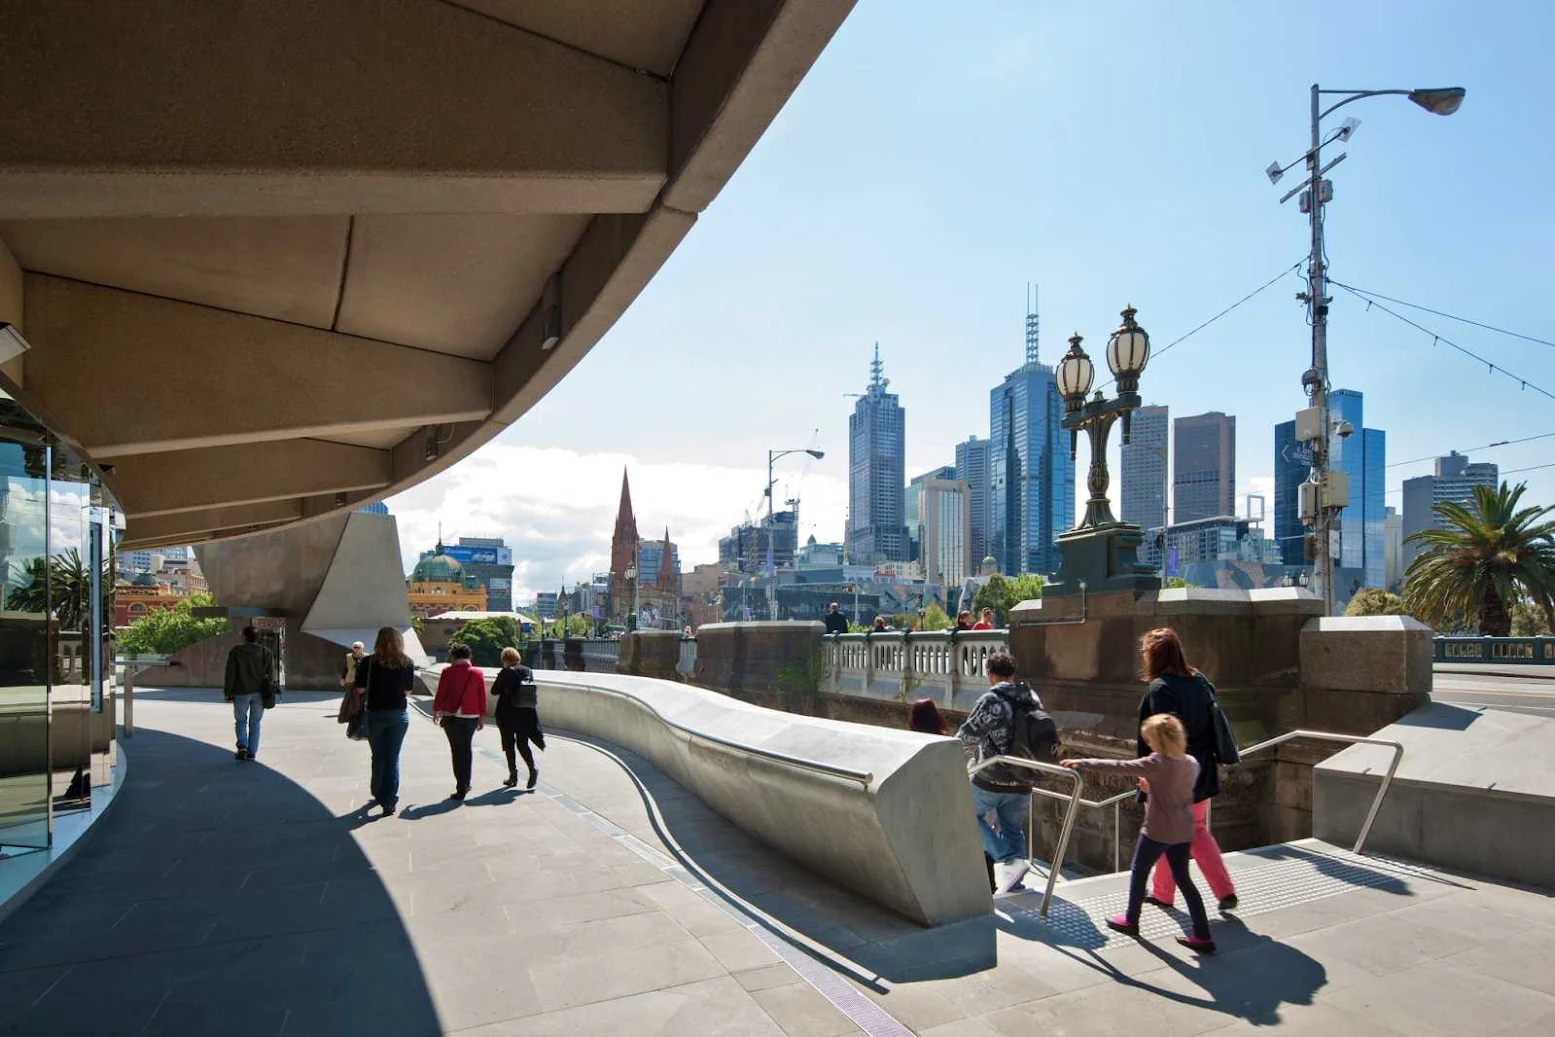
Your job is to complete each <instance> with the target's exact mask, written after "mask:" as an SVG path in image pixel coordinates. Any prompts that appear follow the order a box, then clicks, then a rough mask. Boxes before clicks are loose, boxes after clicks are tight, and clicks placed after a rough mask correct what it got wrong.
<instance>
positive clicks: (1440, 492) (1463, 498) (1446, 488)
mask: <svg viewBox="0 0 1555 1037" xmlns="http://www.w3.org/2000/svg"><path fill="white" fill-rule="evenodd" d="M1500 481H1501V470H1500V468H1498V467H1497V466H1496V465H1494V464H1491V463H1490V462H1487V461H1478V462H1472V463H1471V462H1470V461H1469V459H1468V455H1466V454H1460V453H1458V452H1457V451H1456V450H1454V451H1453V452H1452V453H1450V454H1448V455H1447V456H1446V457H1438V458H1437V459H1436V471H1435V472H1434V473H1432V474H1431V475H1422V476H1420V477H1418V478H1415V479H1405V480H1404V516H1403V538H1404V544H1403V550H1404V554H1403V558H1402V559H1401V561H1400V566H1401V567H1402V569H1403V570H1404V571H1405V572H1407V571H1408V570H1409V564H1410V563H1411V562H1413V561H1414V560H1415V558H1416V557H1418V556H1419V555H1420V553H1421V551H1423V550H1424V548H1422V547H1421V546H1420V545H1418V544H1411V543H1409V538H1410V537H1411V536H1413V535H1414V534H1416V533H1419V532H1421V531H1422V530H1426V529H1432V528H1435V529H1443V528H1445V527H1446V522H1445V520H1443V519H1442V517H1441V516H1440V515H1438V514H1436V512H1435V511H1434V510H1432V509H1433V508H1434V507H1435V506H1436V505H1438V504H1448V503H1457V504H1463V503H1466V502H1468V501H1471V500H1473V499H1474V488H1475V487H1476V486H1489V487H1492V488H1494V487H1495V486H1497V485H1499V483H1500Z"/></svg>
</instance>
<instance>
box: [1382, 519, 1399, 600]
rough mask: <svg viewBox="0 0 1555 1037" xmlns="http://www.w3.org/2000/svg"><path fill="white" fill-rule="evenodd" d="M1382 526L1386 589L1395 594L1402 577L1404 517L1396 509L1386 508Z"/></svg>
mask: <svg viewBox="0 0 1555 1037" xmlns="http://www.w3.org/2000/svg"><path fill="white" fill-rule="evenodd" d="M1382 524H1383V527H1384V528H1385V530H1386V532H1387V538H1388V539H1387V550H1386V551H1385V552H1384V553H1383V558H1384V564H1383V568H1384V569H1385V570H1386V579H1387V589H1388V590H1390V591H1394V592H1395V593H1396V592H1397V591H1398V586H1399V584H1400V583H1402V582H1403V577H1404V568H1403V563H1404V516H1403V515H1401V514H1399V511H1398V509H1397V508H1388V509H1386V510H1385V512H1384V513H1383V520H1382Z"/></svg>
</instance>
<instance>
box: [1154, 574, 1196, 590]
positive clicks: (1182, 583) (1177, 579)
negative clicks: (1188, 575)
mask: <svg viewBox="0 0 1555 1037" xmlns="http://www.w3.org/2000/svg"><path fill="white" fill-rule="evenodd" d="M1161 586H1162V587H1164V588H1166V589H1167V590H1173V589H1175V588H1177V587H1192V586H1193V584H1191V583H1189V582H1188V581H1187V580H1185V579H1183V578H1182V577H1181V576H1168V577H1167V578H1166V579H1164V580H1162V581H1161Z"/></svg>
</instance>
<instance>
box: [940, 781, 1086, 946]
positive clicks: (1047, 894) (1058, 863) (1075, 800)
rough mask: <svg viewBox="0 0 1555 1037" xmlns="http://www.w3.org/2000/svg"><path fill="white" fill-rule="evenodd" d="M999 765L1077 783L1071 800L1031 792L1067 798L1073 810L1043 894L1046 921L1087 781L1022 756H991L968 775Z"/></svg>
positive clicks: (1067, 815) (1028, 848) (1028, 849)
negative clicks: (1004, 764)
mask: <svg viewBox="0 0 1555 1037" xmlns="http://www.w3.org/2000/svg"><path fill="white" fill-rule="evenodd" d="M996 763H1009V764H1014V765H1015V766H1017V767H1027V768H1030V769H1031V770H1034V771H1040V772H1041V773H1043V774H1055V775H1058V776H1059V777H1064V778H1068V779H1069V780H1070V781H1072V782H1074V788H1073V789H1072V790H1071V791H1070V793H1069V795H1068V796H1067V797H1064V796H1061V795H1059V794H1058V793H1056V792H1049V791H1048V790H1047V789H1042V788H1036V787H1033V788H1032V790H1031V791H1032V793H1033V794H1035V793H1038V792H1040V793H1042V794H1043V795H1044V796H1052V797H1053V798H1054V799H1065V798H1067V799H1068V800H1069V809H1068V810H1067V811H1065V812H1064V827H1063V830H1062V831H1061V832H1059V835H1058V850H1057V852H1056V853H1054V854H1053V861H1052V864H1051V866H1050V867H1049V868H1048V872H1047V889H1046V890H1045V891H1044V892H1043V894H1042V908H1041V915H1042V917H1043V918H1046V917H1047V908H1048V905H1049V904H1050V903H1052V902H1053V886H1054V884H1055V883H1057V882H1058V871H1059V869H1060V868H1062V867H1063V863H1064V855H1065V854H1067V853H1068V852H1069V833H1070V832H1071V831H1073V830H1074V818H1075V813H1076V811H1077V809H1078V808H1079V806H1080V803H1081V799H1080V793H1081V791H1083V790H1084V788H1085V778H1084V776H1082V775H1081V774H1080V772H1079V771H1075V770H1070V769H1069V768H1068V767H1060V766H1058V764H1056V763H1040V762H1038V761H1037V760H1027V759H1024V758H1022V757H1019V756H990V757H988V759H986V760H983V761H982V762H981V763H977V764H973V765H972V766H971V767H968V768H967V774H968V775H970V776H972V777H976V776H977V775H978V774H979V773H981V772H982V771H985V770H987V769H988V768H989V767H992V766H993V765H994V764H996ZM1026 856H1027V857H1028V858H1029V857H1030V856H1031V845H1030V844H1029V843H1028V844H1027V846H1026Z"/></svg>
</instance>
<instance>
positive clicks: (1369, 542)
mask: <svg viewBox="0 0 1555 1037" xmlns="http://www.w3.org/2000/svg"><path fill="white" fill-rule="evenodd" d="M1328 399H1329V404H1328V405H1329V412H1330V415H1331V417H1332V420H1333V421H1335V422H1339V421H1347V422H1349V423H1350V425H1351V427H1352V428H1353V429H1354V430H1355V431H1354V433H1353V434H1352V435H1350V436H1345V437H1342V436H1337V435H1335V436H1331V437H1330V439H1329V463H1330V465H1331V467H1332V468H1333V469H1334V470H1335V471H1340V472H1343V473H1344V474H1345V475H1346V476H1348V477H1349V481H1350V503H1349V505H1348V506H1347V507H1345V508H1344V510H1343V511H1341V512H1340V513H1339V556H1338V558H1336V559H1335V564H1337V565H1339V566H1340V567H1342V568H1345V569H1362V570H1365V573H1366V586H1368V587H1385V586H1387V551H1388V534H1387V508H1386V500H1387V498H1386V496H1385V494H1386V488H1385V486H1384V480H1385V477H1386V472H1387V433H1385V432H1383V431H1382V430H1381V429H1374V428H1366V426H1365V423H1364V420H1363V419H1364V417H1365V408H1364V402H1365V401H1364V397H1363V396H1362V394H1361V393H1358V392H1356V391H1354V390H1353V389H1337V390H1335V391H1334V392H1332V393H1330V394H1329V398H1328ZM1310 471H1311V454H1310V452H1309V451H1308V450H1307V449H1306V448H1305V446H1304V445H1303V444H1301V443H1297V442H1296V423H1295V422H1294V421H1286V422H1282V423H1280V424H1278V425H1276V426H1275V427H1274V537H1275V539H1276V540H1277V541H1278V542H1279V545H1280V556H1281V558H1282V559H1283V560H1284V562H1285V564H1286V565H1301V564H1303V561H1304V558H1303V553H1302V537H1303V535H1304V534H1305V533H1306V531H1307V530H1306V527H1305V526H1303V525H1302V523H1301V518H1300V514H1299V508H1300V502H1299V499H1298V494H1299V492H1300V490H1299V487H1300V486H1301V484H1302V483H1303V482H1305V481H1306V479H1307V476H1308V474H1309V473H1310Z"/></svg>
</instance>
